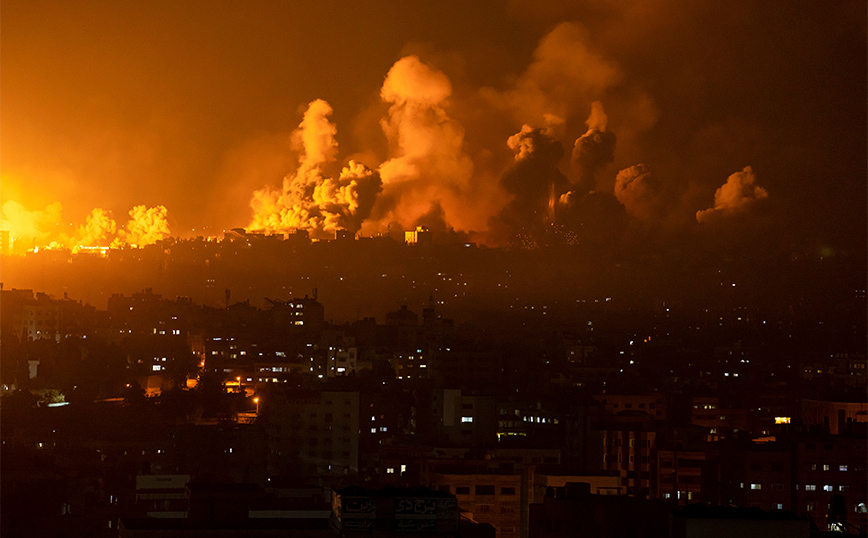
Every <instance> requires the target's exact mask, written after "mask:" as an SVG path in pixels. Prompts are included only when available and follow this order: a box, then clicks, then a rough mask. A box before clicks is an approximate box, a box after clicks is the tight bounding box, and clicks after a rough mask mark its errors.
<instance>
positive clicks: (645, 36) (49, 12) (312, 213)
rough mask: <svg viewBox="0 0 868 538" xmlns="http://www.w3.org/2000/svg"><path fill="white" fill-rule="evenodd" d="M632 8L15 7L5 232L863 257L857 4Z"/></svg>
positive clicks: (6, 107)
mask: <svg viewBox="0 0 868 538" xmlns="http://www.w3.org/2000/svg"><path fill="white" fill-rule="evenodd" d="M613 4H615V5H613ZM617 4H620V3H612V2H606V1H603V0H585V1H575V0H570V1H562V2H557V1H553V2H548V1H534V2H524V1H512V2H502V1H474V2H458V1H455V2H449V1H442V0H440V1H436V2H434V1H431V2H427V1H426V2H397V1H386V0H374V1H366V2H339V1H334V2H329V1H321V0H318V1H316V2H302V1H298V2H260V1H253V2H228V1H227V2H220V1H205V0H198V1H193V0H190V1H180V2H179V1H176V0H173V1H159V0H152V1H148V2H109V1H106V2H96V1H92V2H53V1H36V0H4V1H3V2H2V3H0V25H2V27H0V30H2V31H0V40H2V42H0V70H2V71H0V107H2V108H0V112H2V114H0V166H2V169H0V172H2V191H0V197H2V203H3V210H4V223H3V227H4V228H7V229H12V230H13V234H14V233H15V232H14V230H15V229H16V226H17V227H19V228H21V227H25V228H27V230H26V231H25V232H21V233H22V234H23V235H27V236H28V237H29V236H33V237H35V238H37V241H49V240H52V239H56V240H65V241H73V236H76V234H78V235H81V234H83V233H84V232H82V231H78V232H76V231H75V230H76V229H77V228H78V226H80V225H83V224H85V222H86V217H87V216H88V214H89V213H90V212H91V210H92V209H94V208H101V209H104V210H106V211H105V214H106V215H109V216H110V217H111V218H112V219H113V220H114V221H117V226H118V228H119V229H120V228H121V227H123V226H124V223H126V221H127V220H128V219H129V218H130V217H129V216H128V212H129V211H130V210H131V209H132V208H133V207H134V206H138V205H145V206H147V207H148V208H151V207H157V206H164V207H165V208H166V209H167V219H168V226H169V229H170V230H171V234H172V235H175V236H177V235H180V236H188V235H190V234H195V233H199V231H201V230H202V229H203V228H207V230H208V231H207V232H206V233H213V234H217V233H219V232H220V231H221V230H224V229H229V228H232V227H236V226H248V225H250V224H251V223H252V222H257V223H259V224H263V223H266V224H267V225H264V226H265V227H266V228H270V229H273V230H281V229H286V228H288V227H290V226H293V227H294V226H300V227H307V228H309V229H311V230H312V231H313V232H314V234H315V235H316V233H322V234H325V233H327V232H331V231H332V230H333V229H334V228H335V227H348V228H352V229H354V231H355V229H358V228H359V227H360V228H361V231H362V232H363V233H376V232H381V231H384V230H385V229H387V228H386V227H387V226H388V224H389V223H391V222H397V223H399V224H401V225H402V226H403V227H411V226H414V225H416V224H418V223H426V224H427V223H434V224H440V225H442V226H444V229H448V228H452V229H454V230H456V231H460V232H468V233H471V235H472V236H473V237H476V238H477V239H478V240H480V241H481V242H489V243H495V242H498V241H501V240H504V238H506V237H508V236H509V235H510V234H514V233H517V232H518V231H519V228H521V229H524V228H522V227H526V226H530V224H529V223H530V222H531V221H532V220H533V219H535V218H538V219H545V218H546V214H547V215H548V218H554V217H552V215H560V216H559V217H557V218H558V219H560V220H559V221H558V222H563V223H564V224H565V225H566V226H572V225H577V224H576V223H577V222H578V223H580V224H581V225H585V224H589V222H590V221H591V220H593V219H595V218H596V217H595V216H594V215H595V213H594V211H592V210H591V209H588V208H589V207H591V206H592V205H593V204H596V205H594V207H604V208H606V207H610V206H611V208H613V209H610V210H609V209H607V210H606V211H616V212H618V211H619V212H621V213H622V215H621V217H622V221H624V222H626V224H625V226H626V228H625V229H627V230H634V231H635V230H637V229H638V230H642V233H645V234H652V235H654V236H655V237H657V238H658V239H660V238H676V237H682V236H683V235H684V234H688V235H691V236H692V237H696V236H697V234H699V235H701V234H703V233H710V234H714V233H718V234H719V233H726V232H721V230H730V232H729V233H736V234H739V235H746V236H750V235H753V234H756V235H763V236H765V239H766V240H769V241H774V242H777V243H780V244H782V245H787V246H788V247H792V248H795V249H803V250H805V251H810V250H812V249H820V248H832V249H861V251H863V252H864V246H865V241H866V198H868V194H866V183H868V179H866V178H868V170H866V117H868V111H866V100H868V99H866V87H868V81H866V71H868V66H866V4H865V2H864V1H853V2H849V1H834V2H807V1H805V2H801V1H799V2H792V1H786V2H784V1H765V2H755V1H732V2H725V3H718V2H697V1H695V0H683V1H679V0H666V1H650V0H645V1H643V0H640V1H637V2H629V3H625V4H626V5H624V6H621V5H617ZM411 55H414V56H411ZM387 77H388V78H387ZM317 99H321V100H324V101H325V102H327V104H328V106H325V105H318V106H312V107H310V108H309V104H310V103H311V102H313V101H315V100H317ZM595 102H597V103H598V105H594V104H593V103H595ZM329 110H332V112H329ZM592 110H594V111H598V113H595V114H593V115H592ZM305 111H310V114H308V115H307V116H305V117H306V118H308V119H309V120H310V121H309V122H307V120H306V125H307V127H306V128H304V129H300V128H299V125H300V124H301V122H302V118H303V115H304V114H305ZM524 125H527V128H526V129H525V130H524V131H523V126H524ZM297 130H298V132H297V133H296V134H295V135H293V132H295V131H297ZM522 133H524V134H522ZM308 135H309V136H308ZM583 135H586V136H583ZM511 137H512V138H511ZM580 137H581V142H579V143H578V144H577V139H580ZM335 143H336V144H337V147H336V148H335ZM549 143H551V144H554V147H555V148H556V149H557V148H558V147H562V148H563V151H548V150H543V149H542V148H548V147H549V146H548V145H547V144H549ZM607 144H608V145H607ZM579 146H581V147H579ZM351 159H353V160H355V161H358V162H360V163H363V164H364V165H366V166H365V167H360V168H358V169H354V170H353V172H352V173H351V174H349V175H346V174H345V175H344V176H340V175H339V174H340V169H341V167H343V166H345V165H347V164H348V162H349V161H350V160H351ZM305 163H307V164H305ZM640 165H641V166H640ZM631 167H633V168H631ZM748 167H749V168H748ZM559 174H560V175H559ZM284 177H287V179H286V180H285V181H284ZM552 178H556V179H552ZM553 185H554V186H553ZM724 185H726V186H725V187H724ZM718 189H720V190H719V191H718ZM256 191H260V195H259V196H258V200H259V203H258V205H255V206H254V207H253V208H252V207H251V200H252V199H253V197H254V192H256ZM588 191H594V193H592V194H590V195H589V194H588ZM716 193H717V196H716ZM589 196H590V198H589ZM594 196H597V197H598V198H600V199H605V200H609V201H608V202H605V203H602V204H600V203H598V202H594V201H593V197H594ZM546 200H547V203H548V204H549V206H550V208H549V209H546V208H545V207H542V206H539V207H537V206H535V205H533V204H535V203H538V204H543V203H546ZM10 202H12V203H11V204H10ZM56 202H59V204H60V206H57V205H51V204H53V203H56ZM592 202H593V204H592ZM609 202H611V204H609ZM522 204H524V205H522ZM606 204H609V205H606ZM254 210H255V211H256V212H257V214H256V216H254ZM599 211H603V210H598V212H599ZM698 212H701V213H699V216H698V215H697V214H698ZM55 221H59V222H62V223H63V225H62V226H58V225H57V223H56V222H55ZM52 226H54V227H53V228H52ZM61 228H62V229H63V233H65V234H66V235H65V236H63V238H60V236H58V235H57V233H59V232H57V230H59V229H61ZM193 229H198V230H199V231H197V232H192V230H193ZM127 233H128V234H130V235H128V236H127V237H132V231H129V230H128V232H127ZM499 233H502V234H503V235H500V236H499V235H498V234H499ZM631 233H632V232H631ZM109 235H111V234H106V237H108V236H109ZM101 240H103V241H105V240H106V239H105V237H103V238H102V239H101ZM660 240H663V239H660ZM672 240H673V241H674V240H676V239H672ZM95 241H96V240H95ZM97 242H98V241H97Z"/></svg>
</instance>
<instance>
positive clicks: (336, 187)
mask: <svg viewBox="0 0 868 538" xmlns="http://www.w3.org/2000/svg"><path fill="white" fill-rule="evenodd" d="M331 113H332V107H331V106H330V105H329V104H328V103H327V102H325V101H323V100H322V99H317V100H316V101H313V102H311V103H310V105H309V106H308V109H307V111H306V112H305V114H304V118H303V119H302V121H301V124H299V128H298V129H297V130H296V131H295V133H294V139H295V140H296V141H297V142H298V143H300V145H301V149H302V153H301V156H300V158H299V167H298V170H297V171H296V173H295V174H294V175H290V176H287V177H286V178H284V180H283V187H282V189H280V190H273V189H269V188H267V187H266V188H265V189H262V190H259V191H256V192H255V193H254V195H253V200H252V201H251V206H252V207H253V210H254V216H253V222H251V224H250V228H252V229H255V230H263V231H269V232H288V231H291V230H296V229H301V230H307V231H308V232H309V233H310V234H311V237H314V238H328V237H330V236H332V237H333V234H334V232H336V231H338V230H347V231H349V232H352V233H355V232H357V231H358V230H359V228H360V227H361V225H362V221H363V220H364V219H365V218H367V217H368V215H369V214H370V212H371V208H372V207H373V205H374V201H375V200H376V196H377V193H378V192H379V191H380V189H381V180H380V175H379V174H378V173H377V172H374V171H372V170H370V169H369V168H367V167H366V166H364V165H362V164H359V163H356V162H353V161H350V163H349V164H348V165H347V166H346V167H345V168H344V169H343V170H342V171H341V174H340V176H339V177H337V178H330V177H324V175H323V167H324V166H326V165H328V164H330V163H332V162H334V160H335V157H336V155H337V141H336V140H335V134H336V133H337V128H336V127H335V125H334V124H333V123H332V122H331V121H329V116H330V115H331Z"/></svg>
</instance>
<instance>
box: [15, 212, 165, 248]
mask: <svg viewBox="0 0 868 538" xmlns="http://www.w3.org/2000/svg"><path fill="white" fill-rule="evenodd" d="M0 213H2V214H0V230H3V231H7V232H9V244H8V245H3V248H4V250H5V251H6V252H8V253H11V254H24V253H25V252H27V251H29V250H35V249H37V248H64V249H70V250H73V251H77V250H79V249H81V248H85V247H104V248H106V247H109V246H111V247H114V248H121V247H123V246H125V245H130V246H139V247H142V246H146V245H150V244H153V243H156V242H157V241H160V240H162V239H164V238H166V237H167V236H168V235H169V225H168V222H167V220H166V216H167V214H168V211H167V210H166V208H165V207H164V206H157V207H151V208H148V207H146V206H143V205H139V206H136V207H134V208H133V209H132V210H130V212H129V214H130V220H129V221H128V222H127V223H126V225H125V226H124V227H122V228H119V227H118V226H117V223H116V222H115V220H114V219H113V218H112V217H111V212H109V211H107V210H105V209H102V208H96V209H94V210H92V211H91V212H90V214H89V215H88V216H87V217H86V219H85V223H84V224H82V225H81V226H78V227H69V226H68V225H65V224H64V221H63V220H62V218H61V217H62V206H61V204H60V203H59V202H54V203H52V204H49V205H48V206H47V207H46V208H45V209H44V210H38V209H37V210H29V209H27V208H26V207H24V206H23V205H21V204H20V203H18V202H17V201H15V200H9V201H7V202H5V203H4V204H3V206H2V208H0Z"/></svg>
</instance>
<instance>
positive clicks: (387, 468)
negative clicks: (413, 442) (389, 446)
mask: <svg viewBox="0 0 868 538" xmlns="http://www.w3.org/2000/svg"><path fill="white" fill-rule="evenodd" d="M386 474H395V468H394V467H386Z"/></svg>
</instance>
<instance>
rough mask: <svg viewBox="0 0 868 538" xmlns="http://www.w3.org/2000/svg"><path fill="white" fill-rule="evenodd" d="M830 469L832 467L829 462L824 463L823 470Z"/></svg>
mask: <svg viewBox="0 0 868 538" xmlns="http://www.w3.org/2000/svg"><path fill="white" fill-rule="evenodd" d="M829 469H831V466H830V465H829V464H828V463H824V464H823V470H824V471H828V470H829Z"/></svg>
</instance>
